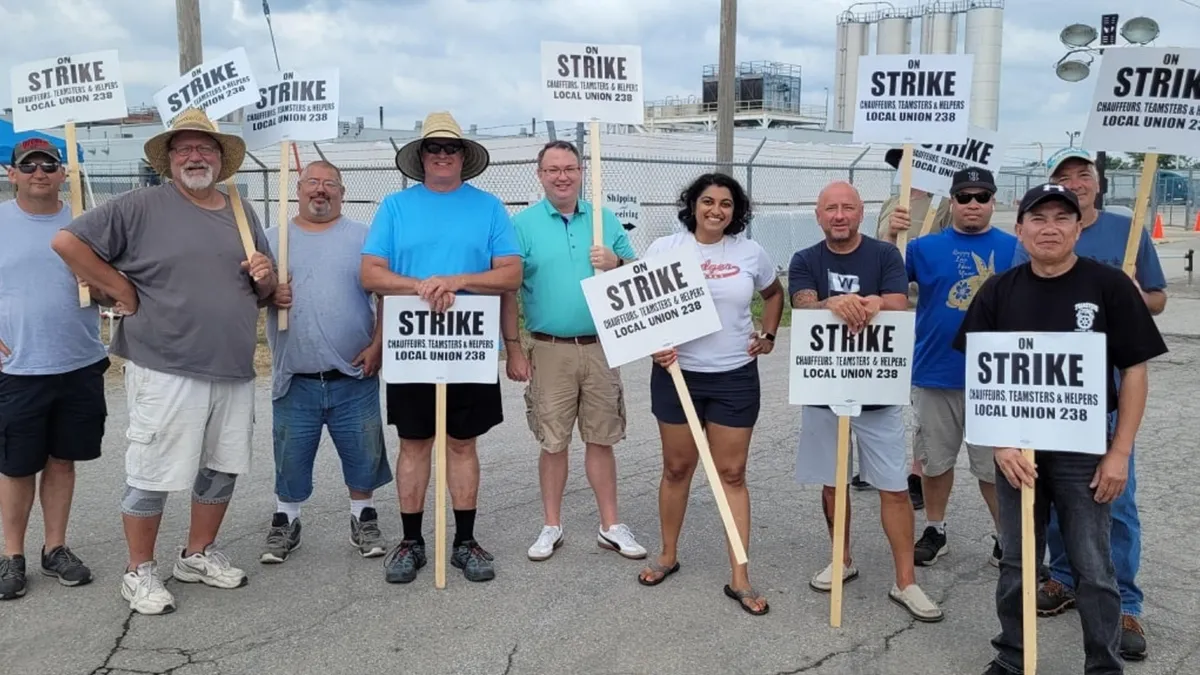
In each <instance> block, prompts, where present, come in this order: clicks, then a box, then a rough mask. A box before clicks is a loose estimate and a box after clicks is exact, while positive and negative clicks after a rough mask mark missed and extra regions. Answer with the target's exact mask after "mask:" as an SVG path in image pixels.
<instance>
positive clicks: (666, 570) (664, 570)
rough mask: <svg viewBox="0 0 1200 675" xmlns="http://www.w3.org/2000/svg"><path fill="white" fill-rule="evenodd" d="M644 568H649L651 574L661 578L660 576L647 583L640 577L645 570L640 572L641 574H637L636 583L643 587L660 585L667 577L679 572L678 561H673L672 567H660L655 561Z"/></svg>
mask: <svg viewBox="0 0 1200 675" xmlns="http://www.w3.org/2000/svg"><path fill="white" fill-rule="evenodd" d="M646 567H647V568H649V570H650V572H651V573H655V572H657V573H658V574H661V575H662V576H660V577H659V578H657V579H655V580H653V581H647V580H646V579H645V578H644V577H642V574H643V573H644V572H645V571H646V570H642V571H641V572H638V583H639V584H641V585H643V586H657V585H659V584H661V583H662V582H664V581H666V580H667V577H669V576H671V575H672V574H675V573H676V572H678V571H679V561H678V560H677V561H675V564H674V565H672V566H670V567H667V566H665V565H660V564H659V563H658V561H657V560H655V561H653V562H651V563H650V564H649V565H647V566H646Z"/></svg>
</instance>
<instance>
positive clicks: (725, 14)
mask: <svg viewBox="0 0 1200 675" xmlns="http://www.w3.org/2000/svg"><path fill="white" fill-rule="evenodd" d="M720 51H721V53H720V58H719V59H718V61H717V71H718V72H717V171H720V172H722V173H726V174H729V175H733V106H734V96H733V93H734V92H733V86H734V70H735V68H736V66H735V65H734V60H735V56H736V52H737V0H721V45H720Z"/></svg>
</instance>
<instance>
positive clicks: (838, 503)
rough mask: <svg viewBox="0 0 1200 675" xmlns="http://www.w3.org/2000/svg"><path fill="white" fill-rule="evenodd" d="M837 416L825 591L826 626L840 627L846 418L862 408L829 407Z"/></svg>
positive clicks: (847, 453) (847, 460) (847, 455)
mask: <svg viewBox="0 0 1200 675" xmlns="http://www.w3.org/2000/svg"><path fill="white" fill-rule="evenodd" d="M830 409H831V410H832V411H833V412H834V413H835V414H837V416H838V435H837V462H836V465H835V468H834V472H833V570H832V572H833V576H832V577H831V578H830V581H831V582H832V584H833V585H832V587H831V588H830V589H829V625H830V626H833V627H834V628H840V627H841V625H842V586H843V582H842V576H843V574H845V569H846V556H845V553H846V496H847V495H846V486H847V477H846V474H848V473H849V472H850V418H851V417H855V416H857V415H860V414H862V406H830Z"/></svg>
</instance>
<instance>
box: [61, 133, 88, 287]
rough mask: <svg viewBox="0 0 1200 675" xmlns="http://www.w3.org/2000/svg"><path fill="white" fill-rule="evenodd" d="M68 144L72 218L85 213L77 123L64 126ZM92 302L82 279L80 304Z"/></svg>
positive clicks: (80, 283) (68, 174) (68, 177)
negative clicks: (76, 130)
mask: <svg viewBox="0 0 1200 675" xmlns="http://www.w3.org/2000/svg"><path fill="white" fill-rule="evenodd" d="M63 130H64V131H65V136H66V138H65V141H66V144H67V179H68V180H69V181H70V184H71V188H70V193H71V219H72V220H74V219H75V218H78V217H79V216H81V215H83V183H82V181H81V180H80V175H79V150H78V148H77V147H76V145H77V141H76V133H75V123H74V122H67V123H66V124H65V125H64V126H63ZM91 304H92V292H91V291H90V290H89V289H88V286H87V284H85V283H83V281H82V280H80V282H79V306H80V307H88V306H90V305H91Z"/></svg>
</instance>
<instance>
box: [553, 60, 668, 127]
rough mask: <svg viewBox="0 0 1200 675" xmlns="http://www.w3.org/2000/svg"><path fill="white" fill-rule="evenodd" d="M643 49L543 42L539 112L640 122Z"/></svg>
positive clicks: (555, 117) (563, 117) (581, 118)
mask: <svg viewBox="0 0 1200 675" xmlns="http://www.w3.org/2000/svg"><path fill="white" fill-rule="evenodd" d="M642 106H643V102H642V48H641V47H639V46H637V45H593V44H572V43H567V42H543V43H542V116H543V117H545V118H546V119H548V120H570V121H573V122H587V121H589V120H592V119H599V120H603V121H605V122H612V123H614V124H641V123H642V122H643V121H644V116H645V111H644V110H643V107H642Z"/></svg>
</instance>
